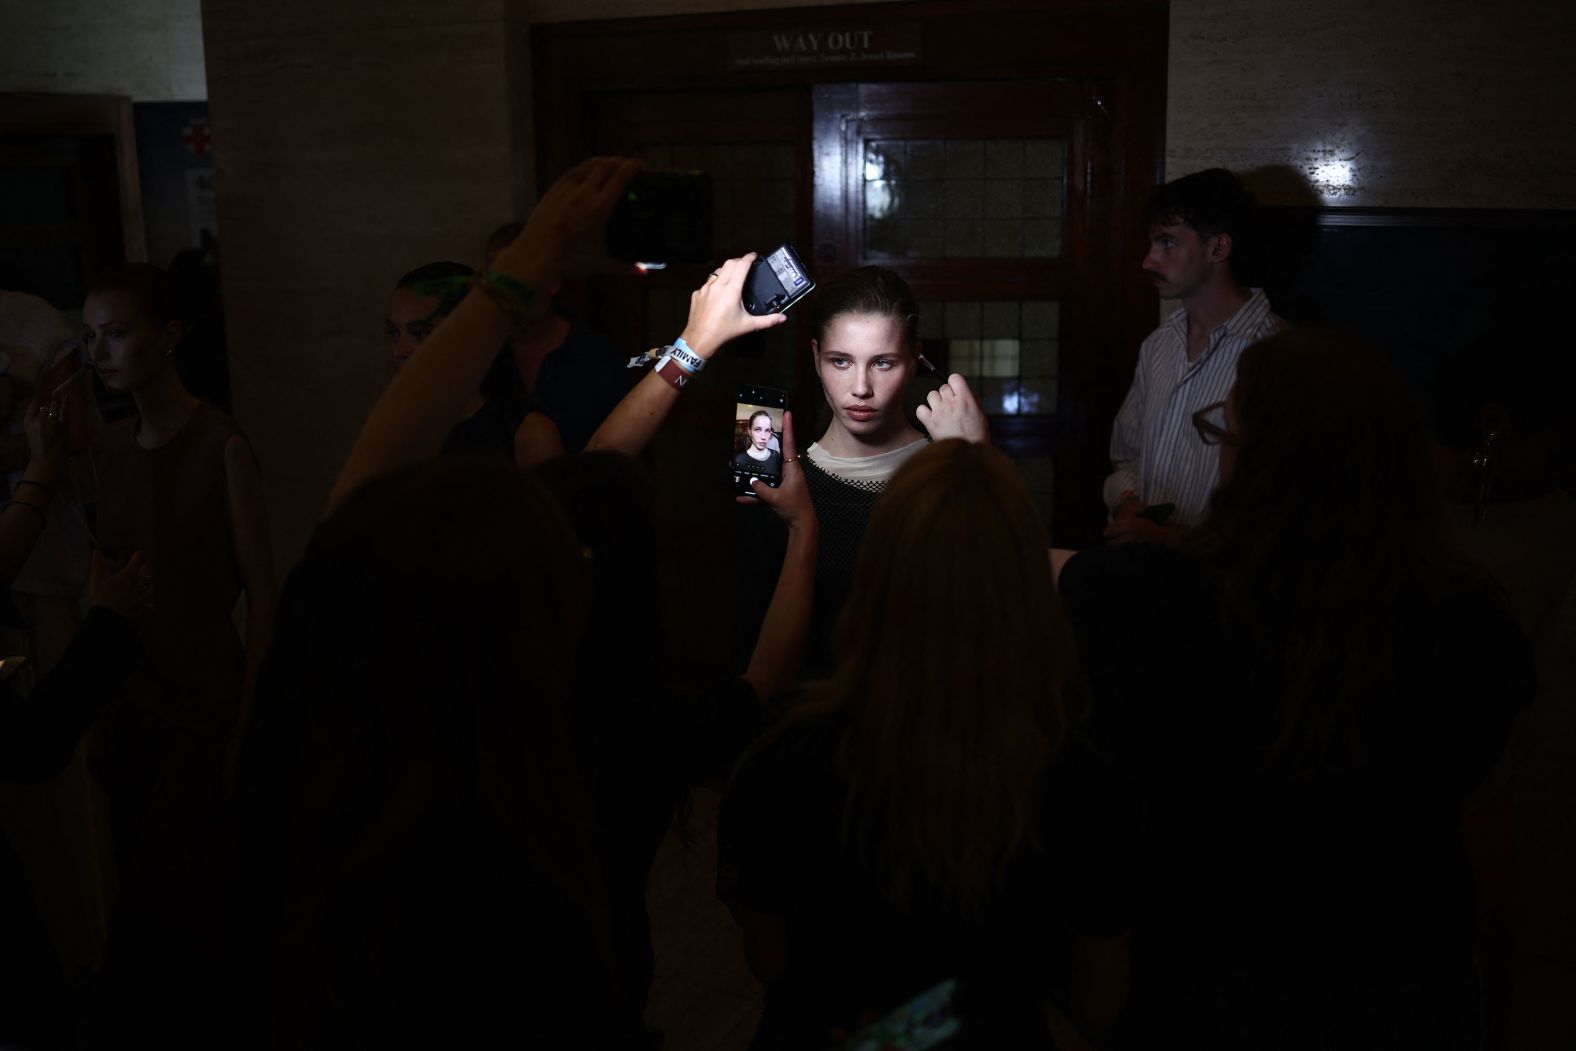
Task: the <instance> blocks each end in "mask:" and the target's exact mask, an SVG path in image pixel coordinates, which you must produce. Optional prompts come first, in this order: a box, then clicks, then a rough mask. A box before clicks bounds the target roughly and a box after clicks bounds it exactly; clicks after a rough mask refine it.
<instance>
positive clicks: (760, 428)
mask: <svg viewBox="0 0 1576 1051" xmlns="http://www.w3.org/2000/svg"><path fill="white" fill-rule="evenodd" d="M771 440H772V418H771V417H770V416H768V415H766V413H764V412H758V413H756V414H755V415H754V416H753V417H752V418H751V419H750V444H751V445H753V446H755V449H756V451H757V452H761V451H764V450H765V449H766V447H767V446H768V445H769V444H771Z"/></svg>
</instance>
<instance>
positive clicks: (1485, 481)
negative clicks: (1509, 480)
mask: <svg viewBox="0 0 1576 1051" xmlns="http://www.w3.org/2000/svg"><path fill="white" fill-rule="evenodd" d="M1498 465H1499V431H1496V430H1491V431H1489V432H1488V433H1487V434H1485V435H1484V436H1483V440H1482V441H1481V442H1479V443H1478V447H1477V449H1476V450H1475V451H1474V452H1473V453H1472V525H1473V526H1474V527H1476V526H1480V525H1482V524H1483V515H1484V514H1485V513H1486V512H1487V511H1488V498H1489V493H1490V492H1491V491H1492V490H1493V488H1494V469H1495V468H1496V467H1497V466H1498Z"/></svg>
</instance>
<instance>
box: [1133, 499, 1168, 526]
mask: <svg viewBox="0 0 1576 1051" xmlns="http://www.w3.org/2000/svg"><path fill="white" fill-rule="evenodd" d="M1176 509H1177V505H1176V504H1150V505H1149V506H1148V507H1146V508H1144V509H1143V510H1142V511H1140V512H1138V517H1139V518H1147V519H1149V520H1150V521H1151V522H1153V523H1155V525H1165V524H1166V519H1168V518H1170V517H1171V516H1172V515H1173V514H1175V513H1176Z"/></svg>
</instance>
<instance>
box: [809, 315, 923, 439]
mask: <svg viewBox="0 0 1576 1051" xmlns="http://www.w3.org/2000/svg"><path fill="white" fill-rule="evenodd" d="M811 347H812V348H813V350H814V352H815V371H816V374H817V375H818V376H820V377H821V387H822V388H823V389H824V390H825V391H826V403H827V405H829V406H831V409H832V416H833V418H834V421H835V423H836V424H837V425H838V426H841V427H842V428H843V429H844V430H845V431H847V432H848V433H849V434H851V435H856V436H859V437H863V438H867V439H878V438H880V437H881V436H883V435H886V434H891V433H892V432H893V431H894V430H896V429H898V428H901V427H902V426H904V424H905V423H906V422H907V420H906V418H905V417H904V415H903V388H904V387H905V386H906V385H907V384H908V381H909V380H910V379H912V378H913V376H914V370H915V369H917V368H918V367H919V359H918V357H917V355H916V354H915V352H914V348H913V347H911V346H908V345H907V344H906V343H905V342H904V332H903V322H902V320H901V319H899V318H895V317H892V316H890V315H887V314H839V315H838V316H837V317H835V318H833V319H832V320H831V321H830V322H829V323H828V324H827V326H826V332H825V333H824V334H823V335H822V337H821V339H819V340H817V341H815V342H813V343H812V344H811Z"/></svg>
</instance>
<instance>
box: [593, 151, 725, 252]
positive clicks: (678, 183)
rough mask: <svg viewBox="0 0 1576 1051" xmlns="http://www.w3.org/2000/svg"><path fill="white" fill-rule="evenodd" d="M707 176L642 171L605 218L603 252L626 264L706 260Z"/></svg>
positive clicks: (708, 243) (709, 195)
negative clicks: (605, 235)
mask: <svg viewBox="0 0 1576 1051" xmlns="http://www.w3.org/2000/svg"><path fill="white" fill-rule="evenodd" d="M711 225H712V188H711V176H710V175H707V174H706V173H705V172H698V171H642V172H640V173H639V174H638V175H636V176H635V178H634V179H633V180H632V181H631V182H630V184H629V187H628V188H627V189H626V190H625V191H624V196H623V198H622V199H621V200H620V201H619V202H618V204H616V205H614V206H613V214H612V215H610V216H609V217H608V220H607V254H608V255H610V256H612V257H613V258H614V259H622V260H625V261H626V262H630V263H663V264H666V263H709V262H710V261H711Z"/></svg>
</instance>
